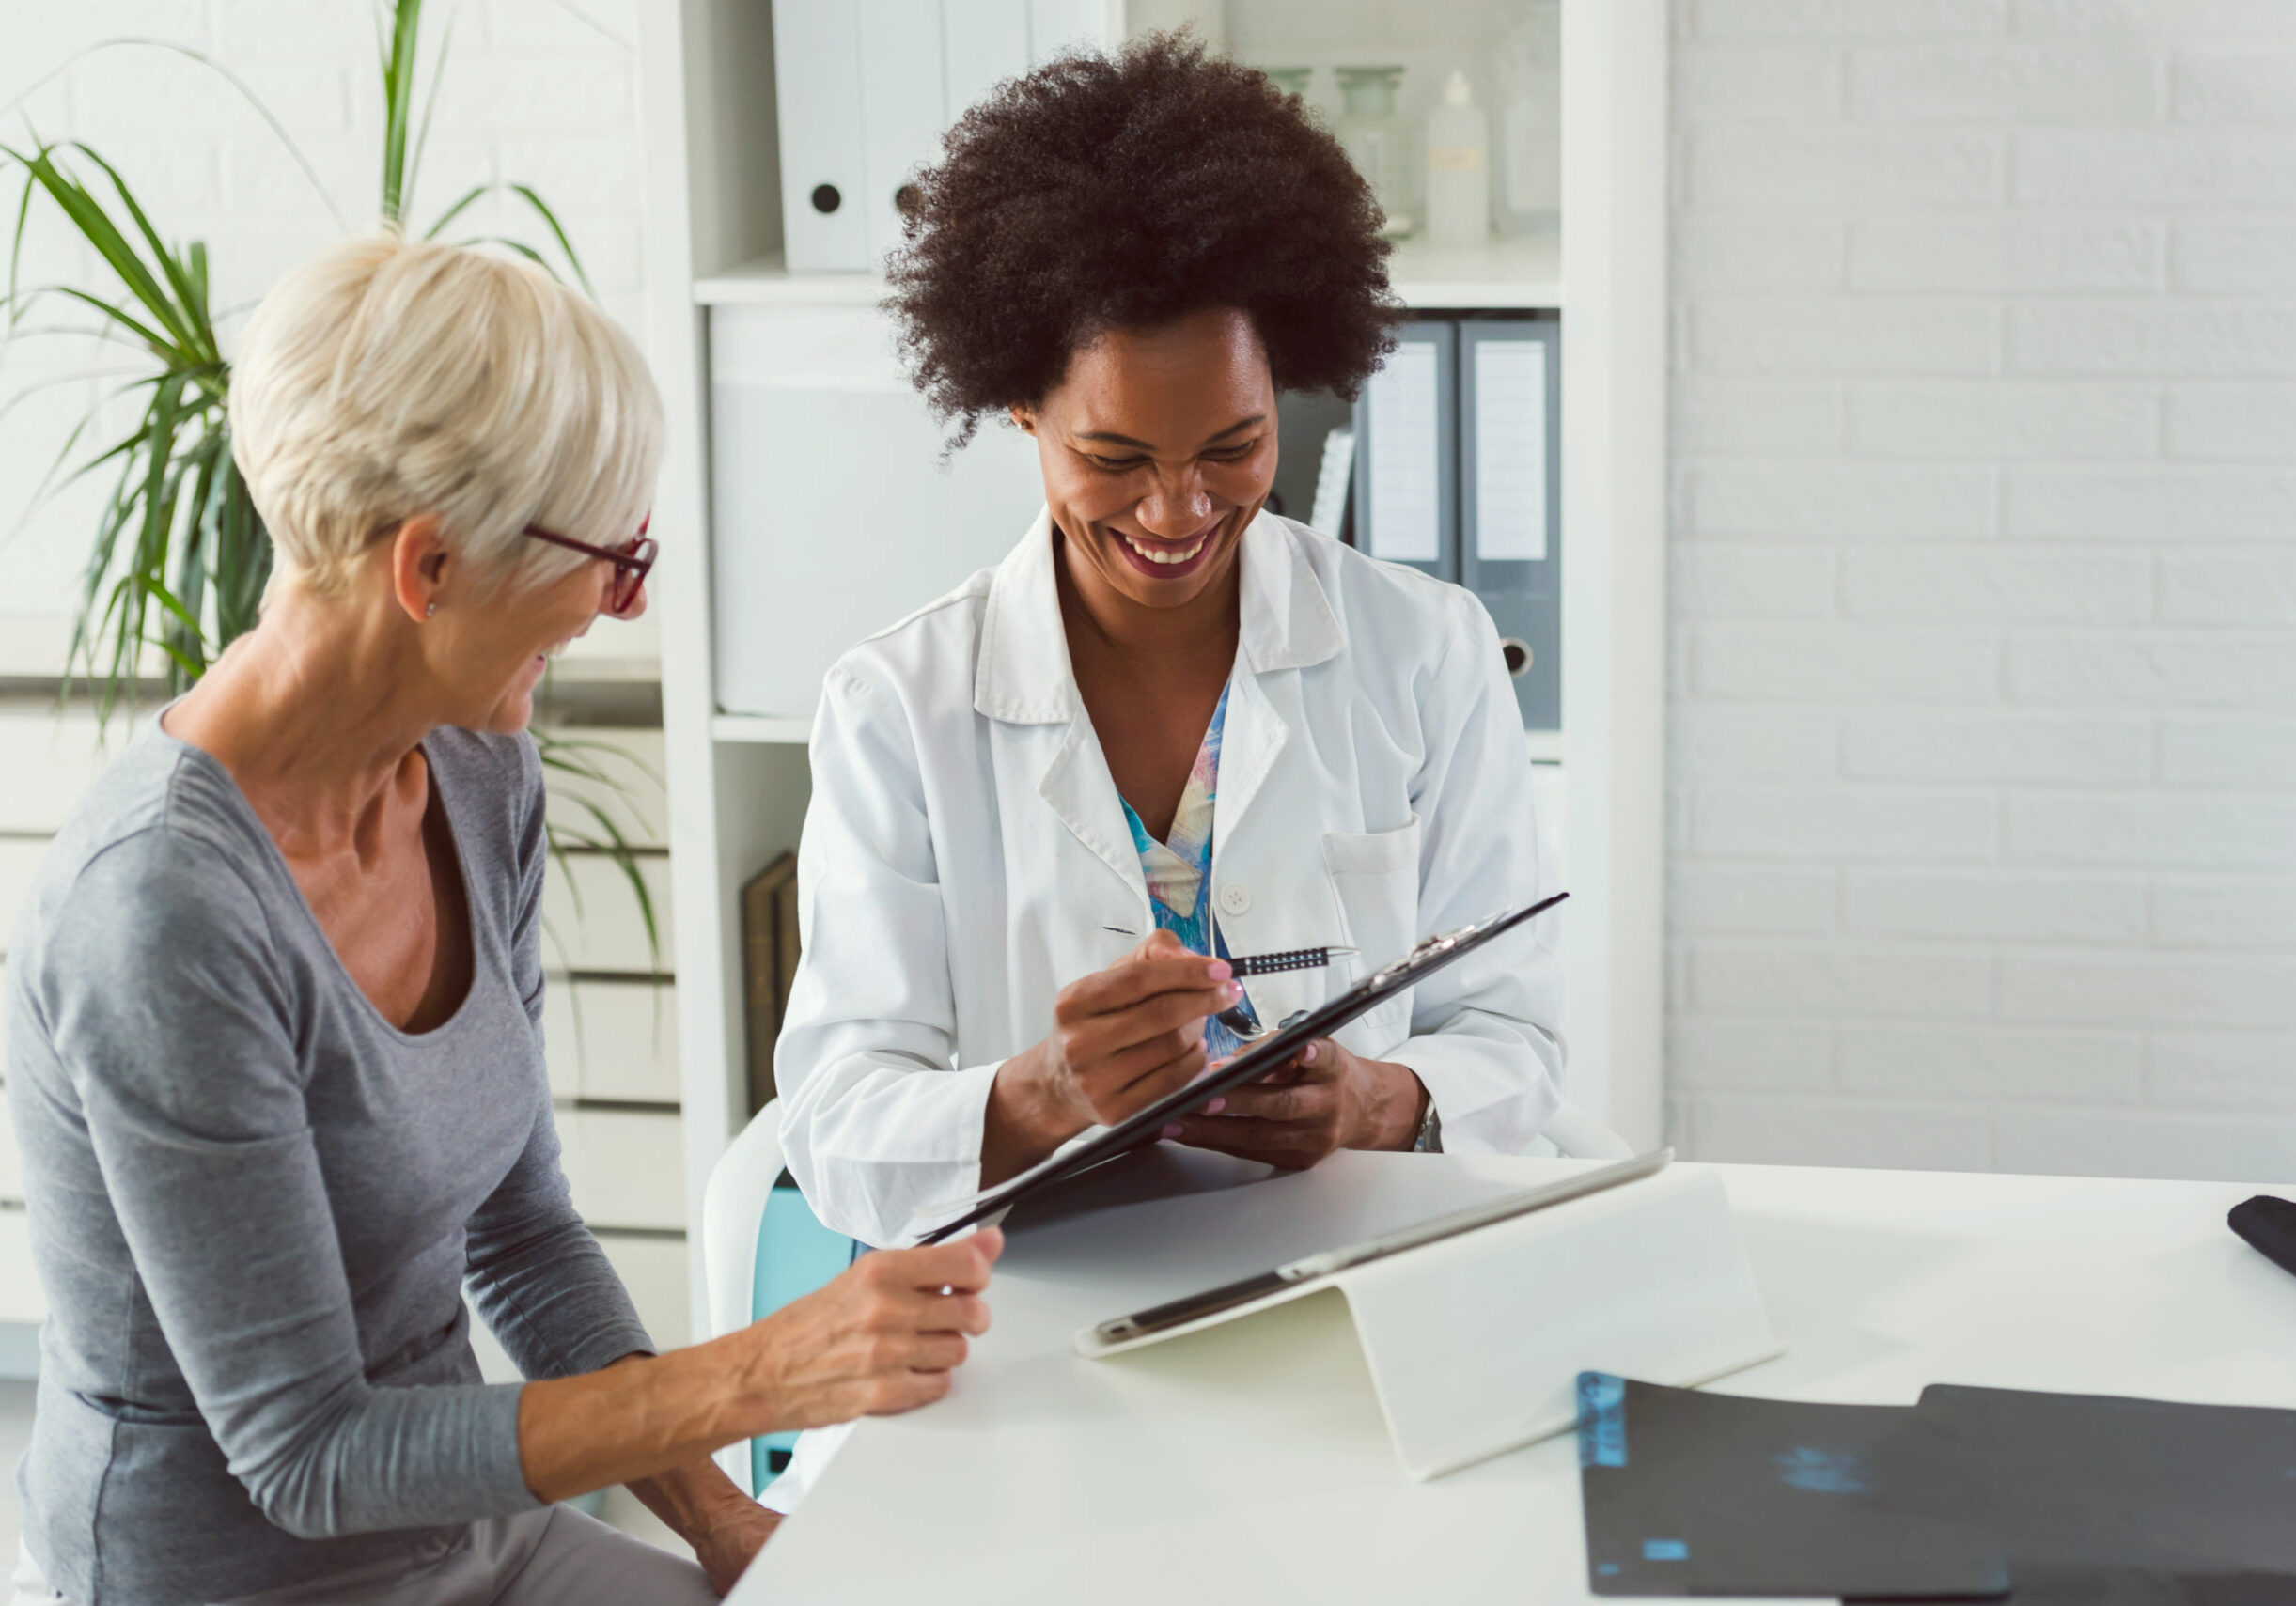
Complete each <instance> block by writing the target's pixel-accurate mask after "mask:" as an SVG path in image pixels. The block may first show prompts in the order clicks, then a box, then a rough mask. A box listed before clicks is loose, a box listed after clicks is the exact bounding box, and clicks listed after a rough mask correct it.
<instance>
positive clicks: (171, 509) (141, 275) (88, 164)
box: [0, 0, 661, 960]
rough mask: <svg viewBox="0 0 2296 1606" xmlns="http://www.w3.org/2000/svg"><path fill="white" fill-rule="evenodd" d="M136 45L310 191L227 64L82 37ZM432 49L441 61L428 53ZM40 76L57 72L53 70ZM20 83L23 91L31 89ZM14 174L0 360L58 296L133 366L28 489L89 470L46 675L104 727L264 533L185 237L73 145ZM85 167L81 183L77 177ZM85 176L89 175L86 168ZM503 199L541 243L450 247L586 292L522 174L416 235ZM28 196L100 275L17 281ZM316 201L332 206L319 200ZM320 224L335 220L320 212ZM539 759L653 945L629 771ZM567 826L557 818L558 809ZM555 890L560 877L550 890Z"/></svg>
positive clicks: (387, 207)
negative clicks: (216, 77) (221, 91)
mask: <svg viewBox="0 0 2296 1606" xmlns="http://www.w3.org/2000/svg"><path fill="white" fill-rule="evenodd" d="M422 11H423V5H422V0H391V4H390V5H389V7H388V8H387V10H386V11H385V13H384V14H383V27H382V28H381V31H380V35H379V39H378V41H377V42H378V54H379V55H380V58H381V60H380V65H381V68H382V75H383V149H382V153H381V155H382V174H381V177H382V193H381V206H380V210H379V216H380V219H381V221H382V222H383V224H384V225H386V226H391V227H397V228H406V229H409V230H410V231H412V228H413V223H412V218H411V209H412V206H413V201H414V180H415V177H416V173H417V171H418V169H419V167H420V165H421V159H422V151H423V148H424V145H425V143H426V138H427V135H428V133H429V129H430V117H431V114H432V112H433V111H434V110H435V105H436V99H437V90H438V81H439V76H440V71H439V69H440V66H441V62H440V61H434V62H433V63H432V66H431V70H430V74H429V87H428V90H427V91H426V92H425V93H424V94H423V95H422V97H421V108H420V111H419V114H418V112H417V99H418V97H417V88H416V82H417V77H418V73H417V70H416V61H417V45H418V43H419V39H420V34H421V26H422ZM130 44H133V45H142V46H146V47H148V48H156V49H164V50H171V51H174V52H176V53H178V54H180V55H187V56H190V57H192V58H193V59H194V60H195V61H197V62H199V63H201V64H202V65H204V66H205V67H207V68H208V69H210V70H213V71H215V72H216V73H218V74H220V75H221V76H222V77H224V78H225V79H226V81H227V82H229V83H230V84H231V85H232V86H234V87H235V88H236V89H237V90H238V91H239V93H240V94H242V96H244V97H245V98H246V99H247V101H249V103H250V104H252V105H253V106H254V107H255V109H256V110H257V112H258V114H260V115H261V116H262V117H263V119H264V120H265V122H267V123H268V124H269V125H270V127H271V129H272V131H273V133H274V134H276V135H277V137H278V138H279V139H280V140H281V141H282V142H283V143H284V144H285V145H286V146H287V148H288V149H289V152H290V153H291V154H292V155H293V156H294V159H295V160H296V162H297V163H298V164H300V165H301V166H302V168H303V170H304V172H305V175H306V176H307V177H309V178H310V179H311V181H312V184H313V186H314V187H315V188H317V189H319V190H320V194H321V195H322V196H323V195H325V190H324V186H322V185H320V183H319V180H318V177H317V175H316V174H315V173H314V172H313V171H312V169H311V166H310V164H309V163H308V162H307V161H305V158H304V156H303V154H302V152H301V151H299V150H297V149H296V148H295V146H294V142H293V140H292V139H290V138H289V135H288V133H287V132H286V130H285V129H284V128H283V127H282V126H281V125H280V123H279V121H278V119H277V118H276V117H273V116H272V115H271V113H270V111H269V109H268V108H266V107H265V106H264V105H263V104H262V101H261V100H260V99H259V98H258V96H256V94H255V93H254V91H253V90H251V89H250V88H248V87H247V86H246V85H245V84H244V83H242V81H241V80H240V79H239V78H238V77H237V76H236V75H235V74H233V73H232V72H231V71H230V70H229V69H228V68H226V66H224V65H223V64H222V63H220V62H217V61H215V60H213V59H212V58H211V57H209V56H207V55H202V54H201V53H199V52H197V51H194V50H191V49H189V48H187V47H184V46H180V45H172V44H166V43H164V42H162V41H155V40H112V41H106V43H105V44H102V45H98V46H93V47H91V49H104V48H110V47H112V46H117V45H130ZM443 55H444V50H443V49H442V52H441V56H442V58H443ZM59 70H61V69H59ZM36 87H37V86H36ZM8 167H14V168H16V169H18V170H20V171H21V174H22V176H23V185H22V193H21V195H20V196H19V197H18V198H17V204H16V207H15V228H14V233H13V236H12V238H11V242H10V249H9V254H8V285H7V297H6V301H5V303H4V304H5V307H6V309H7V317H6V320H5V324H4V325H0V372H5V357H6V352H7V346H8V339H10V338H12V337H13V336H14V335H16V334H17V333H18V332H19V330H20V329H21V328H22V327H23V320H24V318H25V316H26V315H27V313H29V312H30V311H31V310H32V309H33V308H34V307H36V306H38V305H40V304H43V303H62V304H65V305H67V306H69V307H70V308H72V309H74V310H76V311H77V312H79V313H80V314H82V315H86V314H92V315H93V316H94V320H95V326H94V327H93V328H92V329H87V330H85V331H83V332H85V333H88V334H94V335H101V336H102V337H103V338H105V339H106V340H108V341H112V342H116V343H120V344H124V345H126V346H129V347H131V348H133V349H135V350H136V351H139V352H140V353H141V356H142V358H143V359H144V360H145V362H146V365H147V366H145V368H144V371H142V372H141V373H139V374H138V375H137V376H136V377H134V378H133V379H131V380H129V381H128V382H126V383H125V384H123V385H121V386H120V387H119V389H118V390H117V392H116V393H115V395H114V398H113V399H115V400H117V399H122V398H133V400H134V404H135V422H134V424H133V427H132V428H131V429H129V430H128V431H127V432H126V433H125V434H124V435H121V436H120V437H119V438H118V439H117V440H111V441H103V442H97V443H95V444H89V445H87V446H86V448H85V449H83V446H82V443H83V440H84V439H85V437H86V435H87V433H88V431H89V430H90V429H93V428H94V427H96V426H97V424H98V423H99V421H100V416H101V411H102V410H99V411H98V412H95V413H89V415H88V416H87V417H86V419H83V420H82V421H81V423H80V425H79V426H78V427H77V428H76V429H73V430H72V431H71V433H70V436H69V437H68V439H67V440H66V442H65V444H64V447H63V450H62V451H61V453H59V455H58V458H57V460H56V464H55V468H54V469H53V470H52V471H51V473H50V475H49V484H48V485H46V486H43V487H42V488H40V492H39V494H47V493H50V492H51V491H53V490H55V489H58V488H60V486H61V485H62V484H64V483H69V482H70V481H71V480H75V479H78V478H81V477H83V476H89V475H98V474H104V473H106V472H108V473H109V474H110V475H111V476H113V489H112V492H111V494H110V495H109V496H108V497H107V498H106V499H105V500H104V503H103V505H102V511H101V513H100V515H99V517H98V520H97V522H96V528H95V531H94V534H93V538H92V540H91V542H90V545H89V549H88V554H87V562H86V580H85V584H84V587H83V591H82V595H81V600H80V607H79V613H78V616H77V617H76V619H75V621H74V625H73V631H72V640H71V647H70V656H69V658H68V660H67V663H66V665H65V673H66V679H65V688H66V691H67V693H69V691H70V687H71V686H72V685H73V684H74V683H75V681H76V682H78V683H80V684H84V685H85V686H86V687H87V688H88V690H89V691H90V693H91V694H92V695H93V698H94V700H95V704H96V709H97V712H98V716H99V718H100V720H108V719H109V717H110V715H111V714H112V713H113V712H114V711H115V710H116V709H117V705H118V703H119V701H120V698H121V697H122V696H123V694H132V692H133V689H134V688H135V686H136V684H137V680H138V678H139V676H140V675H141V673H142V672H143V671H144V669H145V667H146V666H147V664H148V663H150V654H151V653H153V652H156V653H158V654H159V655H160V664H159V668H160V670H161V675H162V678H164V680H165V682H166V685H167V689H168V691H169V693H170V694H175V693H180V692H181V691H182V690H183V689H184V688H185V687H187V686H189V685H190V684H191V683H192V682H193V681H194V680H196V679H197V678H199V677H200V676H201V675H202V674H204V673H205V672H206V671H207V668H208V665H209V664H211V663H213V662H214V660H215V658H216V657H217V656H218V655H219V654H220V653H221V652H222V651H223V650H224V649H225V648H226V647H229V646H230V645H231V643H232V642H233V641H234V640H236V639H237V638H238V637H239V636H240V635H242V634H243V633H244V632H245V631H248V630H250V629H252V628H253V627H254V625H255V622H256V614H257V609H258V606H259V605H260V602H261V600H262V596H263V587H264V584H265V582H266V581H267V580H269V578H270V575H271V541H270V538H269V537H268V536H267V535H266V533H265V531H264V529H263V522H262V516H261V514H260V513H258V511H257V510H256V507H255V505H254V503H253V502H252V501H251V500H250V499H249V497H248V494H247V488H246V486H245V485H244V484H243V483H242V481H241V479H240V476H239V470H238V467H237V465H236V464H235V463H234V462H233V461H232V458H231V422H230V414H229V412H228V403H229V400H230V389H231V364H230V359H229V357H228V355H227V354H226V351H225V343H224V341H223V339H222V337H221V335H220V332H219V329H218V322H219V319H218V314H217V312H216V310H215V308H214V307H213V305H212V304H211V300H210V295H209V273H208V252H207V246H206V244H205V243H204V242H200V241H196V240H195V241H192V242H190V243H188V244H186V245H182V246H180V247H173V246H170V245H169V244H168V243H167V242H165V241H164V239H163V238H162V237H161V235H160V233H159V231H158V230H157V229H156V228H155V227H154V226H152V223H151V220H150V218H149V217H148V215H147V213H146V211H145V210H144V208H143V207H142V206H141V205H140V204H139V203H138V202H137V200H136V197H135V193H134V190H133V186H132V185H131V184H130V183H129V181H128V179H127V178H126V177H125V176H123V175H122V174H121V173H120V172H119V170H118V169H117V168H116V167H115V166H114V165H113V164H111V163H109V162H107V161H105V160H104V158H103V157H102V155H101V154H99V153H98V152H97V151H95V150H94V149H91V148H89V147H88V146H86V145H85V144H83V143H81V142H79V141H63V142H54V143H51V142H46V141H42V140H40V139H39V138H38V137H37V135H35V136H34V137H33V138H32V139H31V140H30V141H29V142H28V143H26V144H23V145H21V146H19V145H10V144H8V143H5V142H0V171H4V170H6V169H7V168H8ZM84 174H85V175H86V177H84V176H83V175H84ZM91 180H92V181H91ZM498 188H499V189H500V190H502V191H504V192H506V193H507V194H508V195H509V196H510V197H511V198H512V199H513V200H514V201H515V202H516V203H518V204H519V206H520V207H521V208H522V209H523V211H524V212H525V213H526V214H527V215H529V216H530V217H531V218H532V220H533V221H534V222H536V223H537V224H539V226H540V229H541V231H542V233H543V235H544V236H545V237H546V242H547V248H545V247H542V246H538V245H536V244H535V243H533V242H529V241H525V240H521V239H518V238H515V237H512V236H508V235H500V234H495V235H484V236H477V237H472V238H467V239H461V240H458V241H457V243H459V244H473V245H480V244H483V245H492V246H496V247H499V248H501V249H505V250H508V251H513V252H516V253H518V254H519V255H521V256H523V257H528V258H529V259H531V260H533V261H535V262H538V263H540V264H541V265H542V266H543V267H544V268H546V269H550V270H552V271H554V272H555V271H556V266H557V265H558V264H563V266H564V267H565V269H566V270H567V271H568V272H570V273H572V275H573V276H574V278H575V280H576V281H577V282H578V283H580V284H581V285H582V287H583V288H584V290H585V291H586V292H587V291H588V290H589V288H590V285H589V280H588V277H587V275H586V274H585V273H584V272H583V269H582V262H581V258H580V257H579V256H578V255H577V254H576V252H575V250H574V246H573V242H572V241H571V240H570V238H569V237H568V235H567V232H566V230H565V228H564V227H563V226H561V225H560V224H559V221H558V219H557V216H556V214H555V213H554V211H553V210H551V208H550V206H549V205H548V203H546V202H545V201H544V200H543V199H542V197H541V196H540V195H538V194H537V193H536V192H535V191H534V190H533V189H532V188H531V187H530V186H528V185H525V184H515V183H513V184H505V185H500V186H496V185H492V184H479V185H475V186H473V187H472V188H471V189H469V190H468V191H466V192H464V193H463V194H462V195H461V196H459V197H457V198H456V200H455V201H454V202H453V203H452V204H451V205H449V206H447V207H446V208H445V209H444V210H442V211H441V212H440V213H439V214H438V215H437V217H436V218H434V219H433V220H432V221H431V222H430V225H429V226H428V227H426V228H424V229H423V230H422V237H423V238H424V239H431V240H435V239H438V238H441V237H442V236H444V235H445V233H446V231H447V230H448V229H449V228H451V227H452V226H454V225H455V224H456V223H457V222H458V221H460V220H461V219H463V218H464V217H465V216H466V215H469V214H470V211H471V208H472V207H473V206H475V205H476V203H477V202H478V201H480V200H481V199H483V198H484V197H485V196H486V195H488V194H489V193H490V192H492V191H494V190H496V189H498ZM41 200H44V201H45V202H46V203H48V204H50V205H52V206H54V207H55V209H56V210H57V211H58V212H59V213H60V214H61V215H62V217H63V218H64V219H65V220H66V222H67V223H68V224H69V225H70V228H71V229H72V230H73V231H74V232H75V233H76V234H77V235H78V236H79V238H80V239H81V240H83V241H84V242H86V244H87V246H88V247H89V248H90V249H91V250H92V251H93V253H94V254H95V256H96V257H97V258H98V259H99V260H100V261H101V262H102V264H103V266H104V268H105V269H106V270H107V271H108V273H109V274H110V275H111V278H112V279H113V280H114V281H116V282H115V283H114V284H111V285H107V286H97V287H89V286H84V285H69V284H45V285H29V286H27V285H25V284H23V282H22V279H21V276H20V273H19V269H20V266H21V263H22V260H23V243H24V233H25V229H26V226H28V224H29V223H30V221H31V218H32V215H33V208H34V206H35V203H36V202H38V201H41ZM329 207H330V210H333V203H332V201H330V202H329ZM336 217H337V220H338V221H340V217H341V214H340V213H339V212H337V213H336ZM536 741H537V744H538V746H539V748H540V750H541V756H542V762H543V764H544V765H545V766H546V767H547V769H548V770H549V772H551V774H552V775H553V776H554V778H559V779H562V780H573V781H578V782H580V783H584V784H583V785H581V786H579V787H572V788H563V789H560V790H559V791H558V792H557V793H556V795H557V796H559V798H560V799H561V801H562V802H563V803H564V804H565V805H566V806H565V807H563V808H561V809H560V810H558V811H555V812H556V815H557V816H558V818H554V819H553V820H552V822H551V826H550V840H551V850H552V851H553V853H554V854H556V855H558V856H559V858H560V859H561V861H563V858H564V856H565V854H566V853H567V852H568V851H569V850H590V851H599V852H603V853H605V854H607V855H609V856H610V857H611V858H612V859H613V860H614V861H615V862H616V863H617V865H619V867H620V869H621V872H622V875H623V877H624V879H625V880H626V881H628V883H629V885H630V888H631V891H632V893H633V896H634V897H635V898H636V900H637V906H638V911H639V913H640V916H641V917H642V919H643V920H644V923H645V928H646V932H647V936H648V942H649V943H650V945H651V947H652V951H653V952H654V954H655V955H656V957H657V960H658V958H659V955H660V952H661V939H660V932H659V928H658V925H657V922H656V917H655V912H654V907H653V900H652V897H651V896H650V894H649V893H648V890H647V886H646V882H645V880H644V878H643V877H642V876H641V875H640V873H639V866H638V864H637V853H636V850H635V848H634V847H633V844H632V843H631V841H630V840H629V838H628V836H627V834H625V832H624V831H623V829H622V825H621V823H620V821H619V819H617V817H616V815H615V813H614V812H613V809H612V807H611V806H609V803H610V802H611V801H619V802H621V803H623V804H624V805H626V806H633V805H632V804H631V792H632V787H631V785H630V781H629V777H630V772H631V771H633V770H635V771H640V772H642V771H643V770H644V768H645V767H644V766H643V765H642V764H641V763H640V762H639V760H637V759H636V758H635V757H634V756H632V755H630V754H629V753H627V752H625V751H624V750H622V749H620V748H618V747H616V746H615V745H613V744H612V743H610V742H607V741H598V740H595V739H579V738H571V737H567V736H563V735H556V734H553V733H551V732H548V731H538V732H537V737H536ZM569 818H570V819H572V820H576V821H579V822H580V823H570V822H569ZM570 884H571V882H570Z"/></svg>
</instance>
